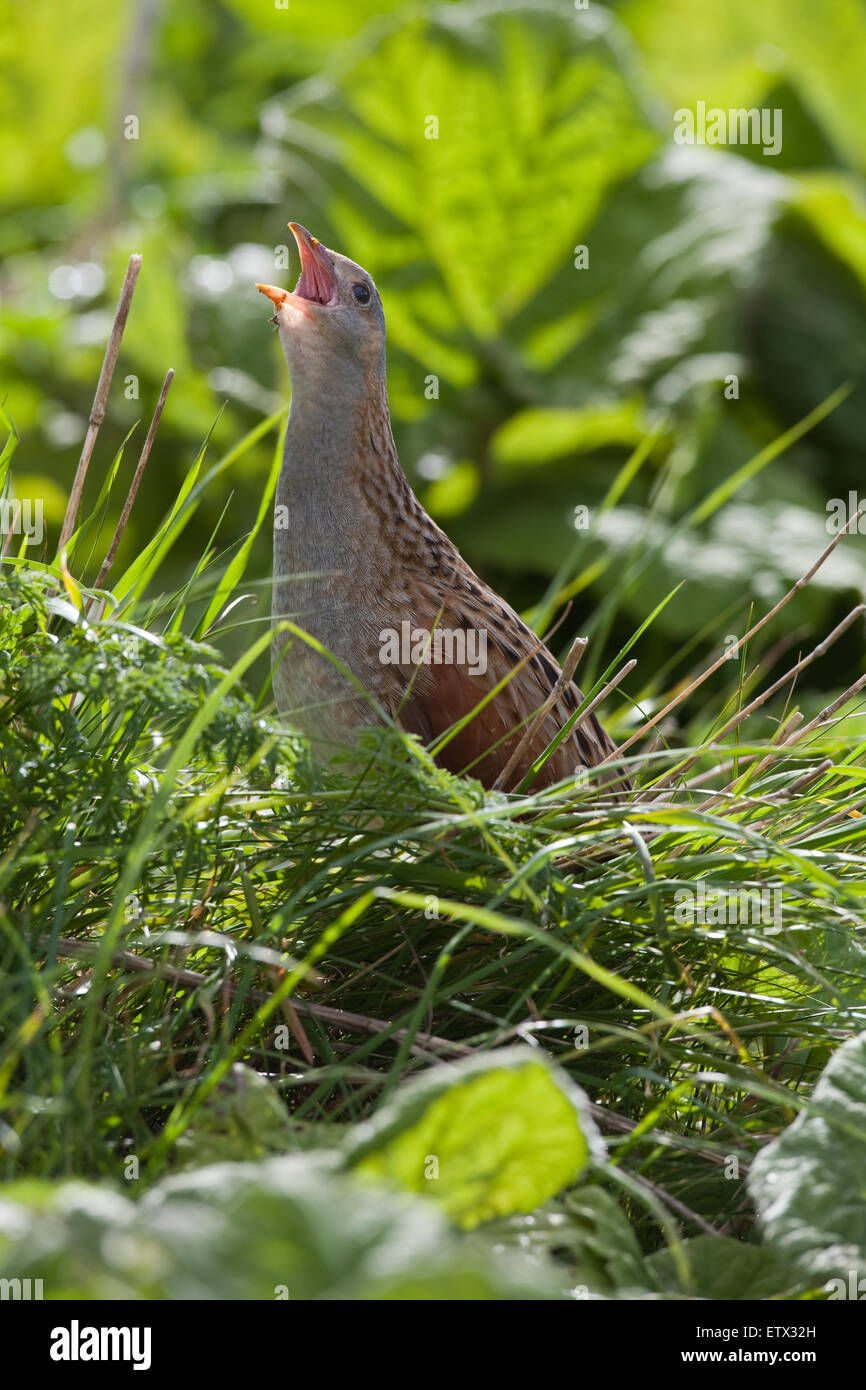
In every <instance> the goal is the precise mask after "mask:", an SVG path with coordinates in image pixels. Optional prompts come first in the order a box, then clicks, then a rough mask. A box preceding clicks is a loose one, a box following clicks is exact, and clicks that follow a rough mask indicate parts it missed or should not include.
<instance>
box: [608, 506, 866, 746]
mask: <svg viewBox="0 0 866 1390" xmlns="http://www.w3.org/2000/svg"><path fill="white" fill-rule="evenodd" d="M864 512H866V507H859V508H858V510H857V511H856V512H855V513H854V515H853V516H852V517H850V518H849V520H848V521H847V522H846V523H845V525H844V526H843V527H842V529H841V530H840V531H839V532H838V533H837V534H836V535H835V536H834V537H833V539H832V540H831V542H830V544H829V545H828V546H826V547H825V549H824V550H822V552H821V554H820V555H819V556H818V558H817V560H816V561H815V563H814V564H813V565H812V566H811V568H810V569H808V570H807V571H806V573H805V574H804V575H803V576H802V577H801V578H800V579H798V580H797V582H796V584H795V585H794V586H793V587H792V588H790V589H789V590H788V592H787V593H786V594H785V595H784V597H783V598H780V599H779V602H778V603H777V604H776V605H775V606H774V607H773V608H771V609H770V611H769V613H765V614H764V616H763V618H761V619H759V621H758V622H757V623H755V625H754V626H753V627H750V628H749V631H748V632H747V633H746V634H745V636H744V637H741V638H740V639H739V641H738V642H737V645H736V646H735V647H733V648H731V650H730V651H726V652H723V654H722V655H721V656H720V657H719V658H718V659H717V660H716V661H714V662H712V664H711V665H709V666H708V667H707V668H706V670H705V671H704V672H703V673H702V674H701V675H700V676H697V677H696V678H695V679H694V680H693V681H692V682H691V683H690V684H689V685H687V686H686V688H685V689H684V690H681V691H680V693H679V694H678V695H675V696H674V698H673V699H672V700H669V701H668V703H667V704H666V705H665V706H664V708H663V709H660V710H659V712H658V714H654V715H653V716H652V718H651V719H648V720H647V721H646V722H645V723H644V724H642V725H641V727H640V728H639V729H638V730H636V732H635V733H633V734H632V735H631V736H630V737H629V738H627V739H626V741H625V743H621V744H620V745H619V747H618V748H617V749H616V752H614V753H609V754H608V755H607V757H606V758H603V759H602V762H601V763H600V764H599V766H601V767H603V766H604V765H605V763H609V762H611V761H612V760H613V759H614V758H617V759H618V758H621V757H622V755H623V753H625V752H626V750H627V749H629V748H631V747H632V745H633V744H635V743H637V742H638V740H639V739H642V738H643V737H644V735H645V734H648V733H649V731H650V729H654V728H655V726H656V724H658V723H659V721H660V720H662V719H664V717H665V715H666V714H670V712H671V710H672V709H676V707H677V705H681V704H682V702H683V700H686V699H688V697H689V696H690V695H691V694H693V692H694V691H695V690H697V689H698V686H701V685H703V683H704V681H706V680H709V678H710V676H712V675H714V674H715V672H716V671H718V669H719V667H720V666H724V664H725V662H726V661H728V660H729V659H730V657H731V655H732V654H736V653H737V652H738V651H739V650H740V648H741V647H742V646H744V645H745V643H746V642H749V641H751V639H752V638H753V637H754V636H755V634H756V633H758V632H760V631H761V628H762V627H766V625H767V623H768V622H770V620H771V618H775V616H776V614H777V613H780V612H781V610H782V609H783V608H784V607H785V605H786V604H787V603H790V601H791V599H792V598H794V597H795V596H796V595H797V594H798V593H799V592H800V590H801V589H805V587H806V585H807V584H808V583H809V582H810V580H811V579H813V578H814V577H815V575H816V574H817V573H818V570H819V569H820V568H821V566H822V565H823V564H824V562H825V561H826V560H827V559H828V557H829V556H830V555H831V554H832V553H833V551H834V550H835V549H836V546H837V545H838V544H839V542H840V541H841V539H842V537H843V536H844V535H845V534H846V533H847V532H848V531H850V530H851V527H852V526H855V525H856V524H857V522H858V521H859V519H860V517H861V516H862V515H863V513H864Z"/></svg>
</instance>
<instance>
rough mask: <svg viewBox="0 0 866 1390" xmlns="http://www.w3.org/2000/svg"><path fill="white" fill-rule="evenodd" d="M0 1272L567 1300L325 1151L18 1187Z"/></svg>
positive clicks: (547, 1277) (234, 1291)
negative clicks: (107, 1180) (107, 1182)
mask: <svg viewBox="0 0 866 1390" xmlns="http://www.w3.org/2000/svg"><path fill="white" fill-rule="evenodd" d="M132 1186H133V1185H132V1184H130V1190H131V1189H132ZM0 1277H2V1278H17V1279H26V1278H40V1279H42V1280H43V1282H44V1292H45V1297H46V1298H49V1297H53V1298H64V1297H67V1298H70V1297H71V1298H113V1299H117V1298H123V1299H128V1298H151V1299H270V1300H273V1299H280V1298H283V1299H286V1298H288V1299H291V1300H296V1299H309V1298H328V1299H519V1300H521V1301H523V1300H526V1299H537V1298H556V1297H557V1296H559V1294H558V1289H557V1284H556V1282H555V1280H554V1278H553V1272H552V1270H551V1269H550V1267H548V1268H545V1267H543V1266H542V1265H541V1264H540V1263H539V1262H538V1261H533V1262H532V1264H531V1265H530V1264H529V1263H528V1262H527V1261H526V1260H525V1259H524V1258H522V1257H521V1256H519V1255H517V1254H515V1255H514V1256H513V1257H512V1258H510V1259H504V1260H503V1258H502V1256H501V1255H498V1256H495V1257H494V1256H493V1255H492V1254H489V1253H486V1252H483V1251H480V1250H478V1249H476V1248H475V1247H474V1246H473V1245H471V1244H470V1243H468V1242H466V1241H465V1240H463V1239H461V1238H460V1236H459V1235H458V1234H457V1233H456V1232H454V1231H453V1229H452V1228H450V1227H449V1226H448V1224H447V1223H446V1221H445V1220H444V1219H443V1217H442V1216H441V1215H440V1213H438V1212H437V1211H436V1210H435V1208H434V1207H433V1206H431V1204H430V1203H429V1202H420V1201H417V1200H412V1199H410V1198H408V1197H407V1196H406V1195H405V1194H402V1193H393V1192H389V1191H387V1190H386V1189H379V1190H377V1191H371V1190H370V1188H369V1186H362V1185H361V1184H360V1183H359V1182H358V1181H357V1179H355V1178H353V1177H351V1176H350V1175H347V1174H345V1173H339V1172H337V1171H336V1160H335V1158H334V1156H333V1155H331V1154H328V1153H323V1152H317V1153H310V1154H303V1155H293V1156H292V1157H288V1158H286V1157H282V1158H275V1159H268V1160H266V1161H265V1162H263V1163H220V1164H213V1165H211V1166H209V1167H206V1168H198V1169H196V1170H195V1171H194V1172H191V1173H183V1174H180V1175H177V1176H175V1177H172V1178H168V1179H165V1180H163V1181H162V1182H160V1183H159V1184H157V1186H156V1187H154V1188H152V1189H151V1191H150V1192H149V1193H148V1194H147V1195H146V1196H145V1197H143V1198H142V1199H141V1201H138V1202H135V1201H132V1200H130V1197H129V1196H127V1195H125V1194H124V1195H121V1194H120V1193H117V1192H115V1191H112V1190H111V1189H110V1188H107V1187H97V1186H95V1185H90V1184H85V1183H80V1182H75V1183H60V1184H57V1185H55V1186H53V1187H49V1186H48V1185H47V1184H44V1185H43V1184H33V1183H29V1184H23V1183H22V1184H17V1185H14V1186H12V1187H8V1188H7V1189H6V1190H5V1192H4V1193H3V1194H2V1197H0Z"/></svg>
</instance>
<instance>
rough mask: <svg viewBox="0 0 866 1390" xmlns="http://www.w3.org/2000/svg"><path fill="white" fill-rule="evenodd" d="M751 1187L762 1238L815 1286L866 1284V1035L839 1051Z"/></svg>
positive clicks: (759, 1165) (757, 1165)
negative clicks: (852, 1278)
mask: <svg viewBox="0 0 866 1390" xmlns="http://www.w3.org/2000/svg"><path fill="white" fill-rule="evenodd" d="M748 1183H749V1191H750V1192H751V1195H752V1198H753V1199H754V1201H755V1203H756V1205H757V1207H758V1211H759V1213H760V1216H761V1220H762V1222H763V1226H764V1232H765V1237H766V1239H767V1240H768V1241H769V1242H771V1243H772V1245H773V1246H774V1247H775V1248H776V1249H777V1250H779V1251H780V1252H781V1253H782V1254H783V1255H785V1256H786V1257H787V1258H789V1259H790V1260H791V1261H795V1262H796V1263H797V1265H798V1266H799V1268H800V1270H801V1271H802V1272H803V1274H804V1275H805V1277H806V1278H808V1279H809V1281H810V1282H811V1283H812V1284H820V1283H822V1282H824V1281H826V1280H828V1279H831V1278H841V1279H842V1280H843V1281H846V1280H848V1278H849V1275H850V1274H851V1273H852V1271H853V1272H854V1273H855V1274H856V1275H857V1276H858V1277H864V1278H866V1033H861V1034H860V1035H859V1036H858V1037H856V1038H852V1039H851V1041H850V1042H847V1043H845V1044H844V1045H843V1046H842V1047H840V1048H839V1051H838V1052H837V1053H836V1055H835V1056H834V1057H833V1059H832V1061H831V1062H830V1063H829V1064H828V1066H827V1067H826V1069H825V1071H824V1072H823V1073H822V1075H821V1079H820V1080H819V1082H818V1084H817V1086H816V1087H815V1090H814V1093H813V1095H812V1099H811V1103H810V1105H809V1107H808V1109H807V1110H805V1111H804V1112H803V1113H802V1114H801V1115H799V1116H798V1117H797V1119H796V1120H795V1121H794V1123H793V1124H792V1125H791V1126H790V1128H789V1129H786V1130H785V1131H784V1132H783V1133H782V1134H781V1135H780V1136H779V1138H778V1139H775V1140H774V1141H773V1142H772V1143H771V1144H768V1145H767V1147H766V1148H765V1149H762V1150H761V1152H760V1153H759V1155H758V1157H757V1158H756V1160H755V1162H754V1163H753V1164H752V1168H751V1171H750V1173H749V1179H748Z"/></svg>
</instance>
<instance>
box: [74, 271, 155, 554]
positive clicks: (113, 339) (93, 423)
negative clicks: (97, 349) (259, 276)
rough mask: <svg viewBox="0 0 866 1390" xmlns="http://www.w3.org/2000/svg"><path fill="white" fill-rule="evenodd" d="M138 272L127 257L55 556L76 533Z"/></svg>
mask: <svg viewBox="0 0 866 1390" xmlns="http://www.w3.org/2000/svg"><path fill="white" fill-rule="evenodd" d="M140 269H141V256H139V255H134V256H130V258H129V265H128V266H127V267H126V275H125V277H124V281H123V288H122V290H121V291H120V299H119V300H118V303H117V310H116V312H115V315H114V323H113V324H112V325H111V333H110V335H109V339H108V346H107V347H106V349H105V356H104V358H103V359H102V370H101V371H100V373H99V381H98V382H97V383H96V395H95V396H94V397H93V405H92V407H91V410H90V421H89V423H88V426H87V434H86V435H85V436H84V444H83V446H82V449H81V457H80V458H79V460H78V467H77V468H76V470H75V478H74V480H73V483H72V491H71V492H70V494H69V501H68V503H67V505H66V515H65V516H64V518H63V526H62V527H61V530H60V543H59V544H58V547H57V552H58V554H60V553H61V552H62V551H63V547H64V546H65V545H66V542H67V541H68V540H69V537H70V536H71V535H72V533H73V531H74V530H75V524H76V521H77V520H78V509H79V507H80V506H81V494H82V492H83V491H84V482H85V479H86V478H87V470H88V468H89V467H90V459H91V455H92V454H93V449H94V446H95V444H96V439H97V436H98V434H99V430H100V427H101V425H102V422H103V420H104V419H105V407H106V403H107V401H108V392H109V389H110V387H111V378H112V377H113V376H114V368H115V366H116V365H117V355H118V353H119V352H120V340H121V338H122V337H123V330H124V328H125V327H126V320H127V318H128V317H129V309H130V305H131V304H132V296H133V294H134V293H135V282H136V280H137V279H138V272H139V270H140Z"/></svg>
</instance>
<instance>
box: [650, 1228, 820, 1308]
mask: <svg viewBox="0 0 866 1390" xmlns="http://www.w3.org/2000/svg"><path fill="white" fill-rule="evenodd" d="M683 1251H684V1253H685V1257H686V1260H687V1261H688V1264H689V1268H690V1270H691V1276H692V1277H691V1280H690V1282H689V1283H688V1284H685V1285H684V1284H683V1283H682V1282H681V1280H680V1279H679V1277H678V1275H677V1269H676V1264H675V1261H674V1259H673V1257H672V1255H671V1253H670V1251H669V1250H659V1251H657V1253H656V1254H654V1255H650V1256H649V1258H648V1259H647V1260H646V1273H647V1274H649V1276H650V1280H651V1281H652V1282H655V1283H656V1285H657V1287H658V1289H659V1291H660V1292H662V1293H680V1294H688V1295H690V1296H691V1297H692V1298H695V1297H697V1298H713V1299H723V1300H724V1301H725V1302H729V1301H732V1300H733V1301H736V1300H738V1299H752V1298H774V1297H775V1298H792V1297H795V1296H796V1294H797V1292H799V1291H802V1290H803V1287H804V1280H803V1278H802V1276H801V1275H799V1274H798V1273H797V1272H796V1271H795V1270H794V1269H793V1268H792V1266H791V1263H790V1261H788V1260H786V1258H785V1255H784V1253H783V1252H782V1251H780V1250H777V1249H776V1248H775V1247H774V1246H772V1245H749V1244H747V1243H746V1242H745V1241H742V1240H733V1239H731V1238H730V1237H728V1236H696V1237H695V1238H694V1240H687V1241H686V1242H685V1245H684V1246H683Z"/></svg>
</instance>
